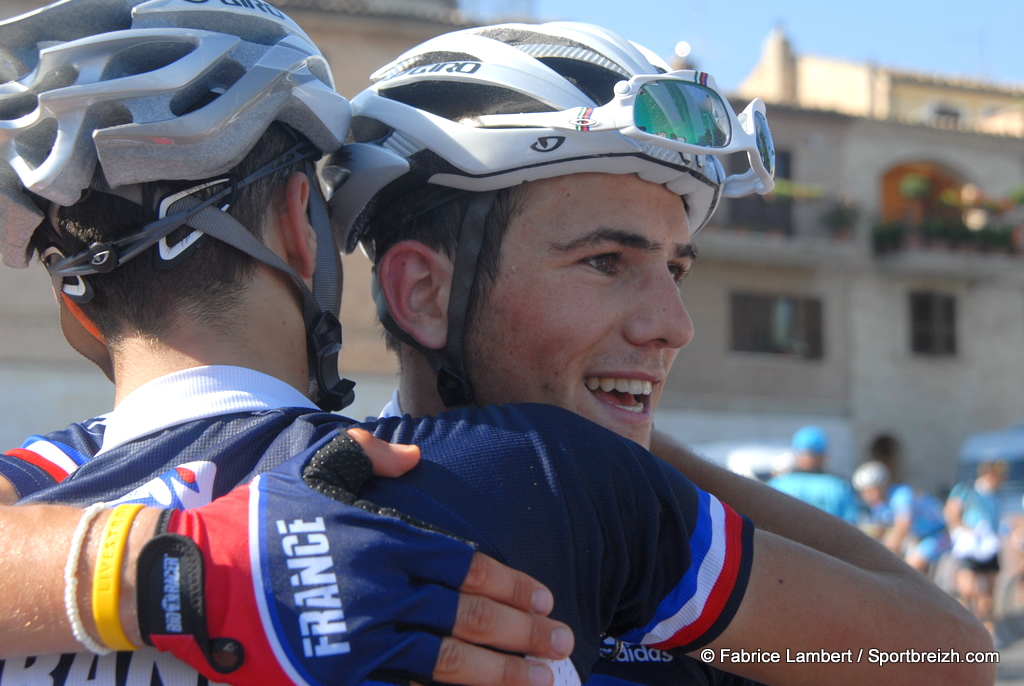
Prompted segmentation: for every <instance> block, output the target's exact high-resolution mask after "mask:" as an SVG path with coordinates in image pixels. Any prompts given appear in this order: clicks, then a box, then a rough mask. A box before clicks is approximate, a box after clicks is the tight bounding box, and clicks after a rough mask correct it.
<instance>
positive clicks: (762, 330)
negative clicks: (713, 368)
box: [731, 293, 824, 360]
mask: <svg viewBox="0 0 1024 686" xmlns="http://www.w3.org/2000/svg"><path fill="white" fill-rule="evenodd" d="M731 310H732V311H731V319H732V349H733V350H735V351H738V352H751V353H772V354H775V355H790V356H793V357H803V358H806V359H813V360H820V359H821V358H822V356H823V355H824V340H823V335H822V307H821V301H820V300H817V299H815V298H794V297H790V296H775V295H756V294H751V293H733V294H732V302H731Z"/></svg>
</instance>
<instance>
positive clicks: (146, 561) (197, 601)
mask: <svg viewBox="0 0 1024 686" xmlns="http://www.w3.org/2000/svg"><path fill="white" fill-rule="evenodd" d="M171 514H172V511H171V510H167V511H166V512H164V514H162V515H161V517H160V521H159V524H158V526H157V531H158V532H166V531H167V527H168V524H169V522H170V517H171ZM137 570H138V581H137V591H136V602H137V607H138V617H139V629H140V630H141V632H142V640H143V641H145V642H146V644H147V645H154V639H158V640H160V639H172V640H174V639H181V638H191V639H192V640H193V641H194V642H195V645H196V647H197V648H198V649H199V651H200V652H202V654H203V656H204V657H205V658H206V661H207V662H208V663H209V665H210V667H211V668H212V669H214V670H215V671H217V672H219V673H221V674H230V673H231V672H234V671H235V670H236V669H238V668H239V667H241V666H242V663H243V662H244V660H245V653H244V650H243V648H242V644H241V643H239V642H238V641H236V640H234V639H231V638H215V639H212V640H211V639H210V637H209V636H208V633H207V628H206V626H207V624H206V603H205V595H204V594H205V587H204V577H203V555H202V553H201V552H200V550H199V547H198V546H197V545H196V544H195V542H193V541H192V539H190V538H188V537H186V536H181V535H179V534H172V533H158V534H157V535H156V536H154V537H153V538H151V539H150V540H149V541H148V542H147V543H146V545H145V546H144V547H143V548H142V551H141V552H140V553H139V559H138V563H137ZM162 642H163V641H162Z"/></svg>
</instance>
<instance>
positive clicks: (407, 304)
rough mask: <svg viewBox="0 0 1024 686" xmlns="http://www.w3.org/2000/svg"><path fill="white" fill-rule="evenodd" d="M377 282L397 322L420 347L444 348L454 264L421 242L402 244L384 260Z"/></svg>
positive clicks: (392, 248)
mask: <svg viewBox="0 0 1024 686" xmlns="http://www.w3.org/2000/svg"><path fill="white" fill-rule="evenodd" d="M377 280H378V282H379V283H380V288H381V292H382V293H383V294H384V298H385V300H386V301H387V303H388V309H389V310H390V311H391V316H392V318H393V319H394V320H395V323H396V324H398V326H400V327H401V328H402V329H403V330H404V331H405V332H406V333H408V334H409V335H410V336H412V337H413V338H414V339H416V341H418V342H419V343H420V345H422V346H424V347H426V348H430V349H432V350H440V349H442V348H444V346H445V345H446V344H447V342H448V293H449V290H450V288H451V284H452V261H451V260H450V259H448V258H447V257H446V256H444V255H443V254H441V253H439V252H438V251H436V250H434V249H432V248H429V247H427V246H426V245H424V244H423V243H420V242H419V241H412V240H407V241H401V242H399V243H396V244H395V245H393V246H392V247H391V248H389V249H388V251H387V253H385V255H384V257H383V258H381V260H380V263H379V264H378V265H377Z"/></svg>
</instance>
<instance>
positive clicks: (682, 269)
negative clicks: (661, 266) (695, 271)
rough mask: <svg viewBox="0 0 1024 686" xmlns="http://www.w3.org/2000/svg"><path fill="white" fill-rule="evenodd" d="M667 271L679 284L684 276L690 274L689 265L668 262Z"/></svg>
mask: <svg viewBox="0 0 1024 686" xmlns="http://www.w3.org/2000/svg"><path fill="white" fill-rule="evenodd" d="M668 271H669V272H670V273H671V274H672V279H673V280H674V281H675V282H676V283H679V282H680V281H682V280H683V279H685V278H686V275H687V274H689V273H690V265H688V264H676V263H674V262H669V265H668Z"/></svg>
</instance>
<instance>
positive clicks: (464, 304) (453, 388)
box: [370, 191, 498, 407]
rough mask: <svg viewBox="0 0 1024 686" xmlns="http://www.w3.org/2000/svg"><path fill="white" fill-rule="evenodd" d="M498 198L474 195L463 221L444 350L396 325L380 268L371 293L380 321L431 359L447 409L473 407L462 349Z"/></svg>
mask: <svg viewBox="0 0 1024 686" xmlns="http://www.w3.org/2000/svg"><path fill="white" fill-rule="evenodd" d="M497 197H498V192H497V191H487V192H483V193H476V194H474V196H473V198H472V200H470V202H469V207H467V209H466V213H465V216H464V217H463V220H462V226H461V228H460V229H459V240H458V245H457V246H456V252H455V264H454V266H453V268H452V283H451V288H450V289H449V292H448V338H447V343H446V345H445V348H444V350H435V349H433V348H428V347H426V346H424V345H423V344H421V343H420V342H419V341H417V340H416V339H415V338H413V337H412V336H410V335H409V333H408V332H407V331H405V330H404V329H403V328H402V327H400V326H399V325H398V323H397V322H395V319H394V317H393V316H392V315H391V310H390V309H389V308H388V303H387V299H386V298H385V297H384V292H383V290H382V289H381V287H380V279H379V278H378V275H377V270H376V268H374V271H373V281H372V282H371V285H370V292H371V294H372V295H373V301H374V303H376V305H377V318H378V319H379V320H380V323H381V324H382V325H383V326H384V328H385V329H386V330H387V331H389V332H390V333H391V334H392V335H394V336H395V338H397V339H398V340H399V341H401V342H402V343H403V344H404V345H408V346H410V347H412V348H413V349H415V350H418V351H419V352H420V353H422V354H423V356H424V357H426V358H427V361H428V362H429V363H430V366H431V368H432V369H433V370H434V372H435V373H436V374H437V393H438V395H439V396H440V397H441V401H442V402H443V403H444V405H445V407H457V406H460V405H471V404H473V388H472V386H471V385H470V383H469V377H468V376H467V375H466V368H465V363H464V361H463V359H462V348H463V344H464V342H465V331H466V319H467V317H468V315H469V304H470V298H471V296H472V293H473V284H474V283H475V282H476V273H477V262H478V261H479V259H480V250H481V248H482V247H483V238H484V225H485V223H486V221H487V215H489V214H490V212H491V208H492V207H493V206H494V201H495V199H496V198H497ZM451 199H452V198H448V200H451Z"/></svg>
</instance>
